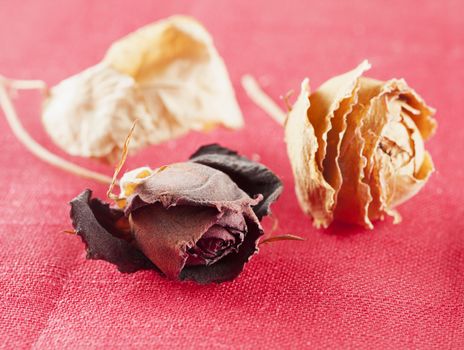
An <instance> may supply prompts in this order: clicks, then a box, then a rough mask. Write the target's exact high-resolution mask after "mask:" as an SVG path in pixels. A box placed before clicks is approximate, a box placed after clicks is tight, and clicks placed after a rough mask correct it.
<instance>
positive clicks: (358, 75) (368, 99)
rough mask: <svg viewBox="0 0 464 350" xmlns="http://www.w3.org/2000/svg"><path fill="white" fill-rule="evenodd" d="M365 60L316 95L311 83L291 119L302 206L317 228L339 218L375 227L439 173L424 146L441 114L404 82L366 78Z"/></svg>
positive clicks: (290, 144) (290, 145)
mask: <svg viewBox="0 0 464 350" xmlns="http://www.w3.org/2000/svg"><path fill="white" fill-rule="evenodd" d="M369 68H370V65H369V63H368V62H367V61H364V62H362V63H361V64H360V65H359V66H358V67H357V68H356V69H354V70H352V71H350V72H347V73H345V74H342V75H339V76H336V77H334V78H332V79H330V80H329V81H327V82H326V83H324V84H323V85H322V86H321V87H320V88H319V89H318V90H317V91H315V92H314V93H313V94H310V91H309V84H308V80H307V79H306V80H304V81H303V83H302V86H301V92H300V95H299V96H298V98H297V100H296V102H295V104H294V106H293V108H292V109H291V111H290V112H289V113H288V116H287V120H286V122H285V139H286V143H287V149H288V155H289V158H290V161H291V164H292V168H293V173H294V177H295V183H296V193H297V197H298V200H299V202H300V205H301V207H302V209H303V210H304V211H305V212H306V213H307V214H309V215H310V216H312V218H313V219H314V225H315V226H316V227H327V226H328V225H329V224H330V223H331V222H332V221H333V220H341V221H345V222H350V223H355V224H360V225H363V226H365V227H368V228H372V227H373V226H372V221H374V220H377V219H383V218H384V217H385V215H391V216H393V217H394V218H395V220H396V221H397V222H398V221H399V220H400V217H399V214H398V213H397V212H396V210H395V209H394V208H395V207H396V206H397V205H399V204H401V203H402V202H404V201H406V200H408V199H409V198H411V197H412V196H413V195H415V194H416V193H417V192H418V191H419V190H420V189H421V187H422V186H423V185H424V184H425V183H426V181H427V180H428V178H429V176H430V174H431V173H432V171H433V170H434V168H433V163H432V159H431V157H430V155H429V153H428V152H427V151H425V149H424V140H427V139H428V138H429V137H431V136H432V134H433V132H434V130H435V128H436V121H435V120H434V119H433V115H434V113H435V111H434V110H433V109H432V108H431V107H429V106H427V105H426V104H425V102H424V101H423V100H422V99H421V98H420V97H419V96H418V95H417V93H416V92H415V91H414V90H412V89H411V88H410V87H408V85H407V84H406V82H405V81H404V80H403V79H392V80H389V81H387V82H382V81H378V80H374V79H370V78H365V77H363V76H362V74H363V73H364V72H365V71H366V70H368V69H369Z"/></svg>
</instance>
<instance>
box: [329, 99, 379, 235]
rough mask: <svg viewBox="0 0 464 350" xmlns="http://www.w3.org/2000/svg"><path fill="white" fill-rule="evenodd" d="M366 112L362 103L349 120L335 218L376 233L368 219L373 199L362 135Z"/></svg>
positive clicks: (355, 108)
mask: <svg viewBox="0 0 464 350" xmlns="http://www.w3.org/2000/svg"><path fill="white" fill-rule="evenodd" d="M364 108H365V107H364V105H362V104H359V103H358V104H357V105H356V106H355V107H354V108H353V111H352V112H351V113H350V114H349V115H348V117H347V128H346V132H345V134H344V137H343V140H342V144H341V148H340V157H339V160H338V162H339V166H340V170H341V174H342V179H343V183H342V186H341V188H340V191H339V193H338V196H337V206H336V207H335V218H336V219H337V220H340V221H345V222H349V223H353V224H358V225H361V226H364V227H367V228H370V229H372V228H373V225H372V222H371V220H370V219H369V216H368V207H369V203H370V202H371V201H372V196H371V194H370V189H369V186H368V185H367V184H366V183H364V181H363V178H364V168H365V167H366V159H365V158H364V156H363V148H364V139H363V138H362V135H361V126H362V120H363V119H362V118H363V115H364V113H365V111H364Z"/></svg>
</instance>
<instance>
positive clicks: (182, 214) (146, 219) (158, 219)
mask: <svg viewBox="0 0 464 350" xmlns="http://www.w3.org/2000/svg"><path fill="white" fill-rule="evenodd" d="M221 215H222V213H220V212H219V211H218V210H217V209H215V208H211V207H203V206H201V207H200V206H187V205H180V206H173V207H170V208H164V207H163V205H162V204H161V203H156V204H152V205H146V206H144V207H142V208H139V209H137V210H135V211H133V212H132V213H131V220H132V226H133V233H134V237H135V240H136V242H137V245H138V247H139V248H140V250H141V251H142V252H143V253H144V254H145V255H146V256H147V257H148V258H149V259H150V260H151V261H153V263H154V264H155V265H156V266H157V267H158V268H159V269H160V270H161V271H162V272H163V273H164V274H165V275H166V276H167V277H169V278H171V279H178V278H179V273H180V271H181V270H182V269H183V268H184V265H185V261H186V259H187V250H188V249H189V248H191V247H193V246H195V244H196V243H197V241H198V240H199V239H200V238H201V236H202V235H203V234H204V233H205V232H206V231H207V230H208V228H210V227H211V226H212V225H214V224H215V223H216V222H217V220H218V219H219V217H220V216H221Z"/></svg>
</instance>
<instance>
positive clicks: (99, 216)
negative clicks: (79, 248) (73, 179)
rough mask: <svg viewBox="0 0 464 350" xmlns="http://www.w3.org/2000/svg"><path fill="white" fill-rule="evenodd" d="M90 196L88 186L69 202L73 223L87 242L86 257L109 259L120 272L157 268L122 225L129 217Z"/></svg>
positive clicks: (85, 242) (77, 231)
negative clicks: (134, 243) (130, 238)
mask: <svg viewBox="0 0 464 350" xmlns="http://www.w3.org/2000/svg"><path fill="white" fill-rule="evenodd" d="M91 196H92V191H91V190H86V191H84V192H82V193H81V194H80V195H79V196H77V197H76V198H74V199H73V200H72V201H71V203H70V204H71V219H72V224H73V227H74V229H75V230H76V233H77V234H78V235H79V236H80V237H81V238H82V241H83V242H84V244H85V246H86V250H87V259H95V260H105V261H108V262H110V263H112V264H115V265H116V266H117V267H118V269H119V271H121V272H135V271H137V270H141V269H156V267H155V266H154V265H153V264H152V263H151V262H150V260H148V259H147V257H146V256H145V255H143V253H142V252H141V251H140V250H138V249H137V248H136V247H135V246H134V245H133V244H131V243H130V242H129V241H128V239H129V237H128V235H127V232H126V231H125V230H123V229H121V227H123V226H125V225H121V222H122V221H127V219H126V218H125V217H124V213H123V212H122V211H121V210H117V209H111V208H110V207H109V205H108V204H106V203H103V202H101V201H100V200H98V199H95V198H94V199H92V198H91ZM127 226H128V225H127Z"/></svg>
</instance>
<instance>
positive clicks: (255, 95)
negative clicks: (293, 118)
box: [242, 74, 287, 125]
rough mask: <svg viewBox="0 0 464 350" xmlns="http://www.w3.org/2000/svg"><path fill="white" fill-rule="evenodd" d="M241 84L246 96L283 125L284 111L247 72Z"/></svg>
mask: <svg viewBox="0 0 464 350" xmlns="http://www.w3.org/2000/svg"><path fill="white" fill-rule="evenodd" d="M242 86H243V88H244V89H245V91H246V93H247V95H248V97H250V99H251V100H252V101H253V102H254V103H255V104H256V105H257V106H259V107H260V108H261V109H262V110H263V111H264V112H266V113H267V114H268V115H269V116H270V117H271V118H272V119H274V120H275V121H276V122H277V123H279V124H280V125H284V123H285V119H286V118H287V117H286V114H285V112H284V111H283V110H282V109H281V108H280V107H279V106H278V105H277V104H276V103H275V102H274V100H273V99H271V98H270V97H269V96H268V95H267V94H266V93H265V92H264V91H263V90H262V89H261V87H260V86H259V84H258V82H257V81H256V80H255V78H253V77H252V76H251V75H248V74H247V75H244V76H243V77H242Z"/></svg>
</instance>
